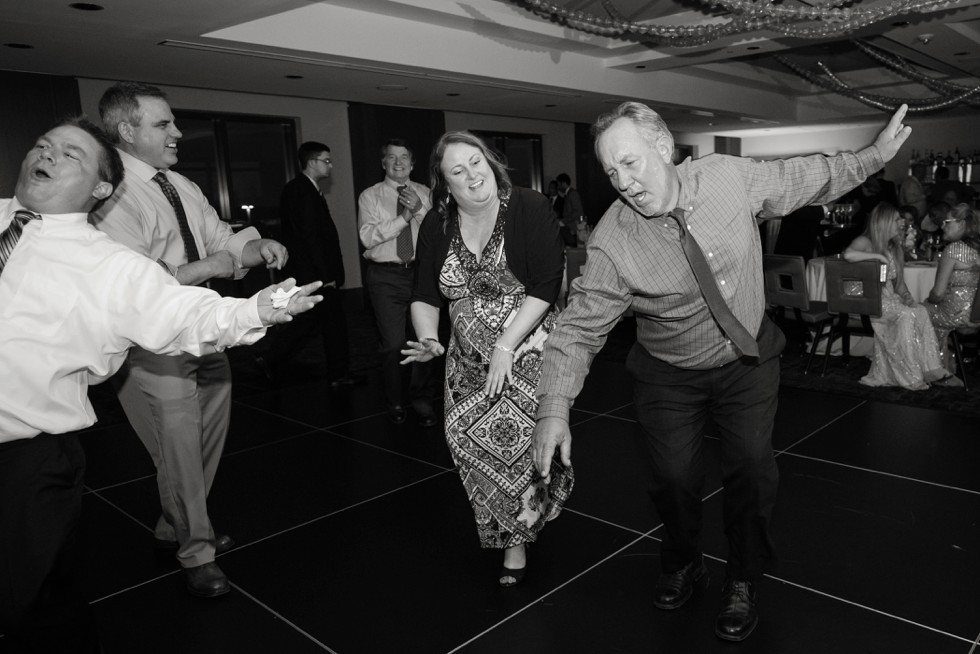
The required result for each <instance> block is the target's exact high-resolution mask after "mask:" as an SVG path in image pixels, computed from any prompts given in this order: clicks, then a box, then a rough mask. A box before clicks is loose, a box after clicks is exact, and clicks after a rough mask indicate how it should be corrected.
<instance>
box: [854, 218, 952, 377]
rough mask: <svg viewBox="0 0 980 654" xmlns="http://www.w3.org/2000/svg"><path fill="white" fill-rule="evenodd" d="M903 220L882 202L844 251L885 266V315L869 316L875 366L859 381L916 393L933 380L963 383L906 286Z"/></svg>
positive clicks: (882, 313)
mask: <svg viewBox="0 0 980 654" xmlns="http://www.w3.org/2000/svg"><path fill="white" fill-rule="evenodd" d="M902 224H903V222H902V218H901V216H900V215H899V213H898V209H896V208H895V207H894V206H892V205H890V204H885V203H882V204H879V205H878V206H877V207H875V208H874V210H873V211H872V212H871V217H870V218H869V219H868V224H867V226H866V228H865V230H864V233H863V234H862V235H861V236H858V237H857V238H856V239H854V241H852V242H851V244H850V245H849V246H847V248H846V249H845V250H844V252H843V254H842V256H843V257H844V259H845V260H847V261H852V262H854V261H879V262H881V263H883V264H885V265H886V266H887V271H886V275H885V277H886V279H885V281H884V282H882V288H881V316H880V317H878V318H872V319H871V326H872V327H873V328H874V332H875V347H874V355H873V357H872V360H871V370H870V371H868V374H867V375H865V376H864V377H862V378H861V383H862V384H865V385H867V386H901V387H902V388H907V389H909V390H914V391H918V390H924V389H926V388H928V387H929V384H940V385H962V382H960V381H959V380H958V379H957V378H956V377H953V376H952V375H951V374H950V373H949V372H948V371H947V370H946V369H945V368H944V367H943V364H942V361H941V360H940V358H939V345H938V343H937V341H936V332H935V330H934V329H933V328H932V323H931V322H929V313H928V312H927V311H926V308H925V307H924V306H922V305H921V304H919V303H917V302H916V301H915V300H914V299H913V298H912V294H911V293H910V292H909V290H908V287H906V286H905V278H904V276H903V268H904V265H905V253H904V249H903V247H902V241H903V236H902Z"/></svg>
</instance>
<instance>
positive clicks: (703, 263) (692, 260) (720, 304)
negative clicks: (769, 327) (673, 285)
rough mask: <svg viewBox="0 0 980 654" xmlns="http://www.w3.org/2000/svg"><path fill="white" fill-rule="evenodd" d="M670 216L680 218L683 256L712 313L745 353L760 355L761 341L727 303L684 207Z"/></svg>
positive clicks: (678, 221) (677, 219)
mask: <svg viewBox="0 0 980 654" xmlns="http://www.w3.org/2000/svg"><path fill="white" fill-rule="evenodd" d="M670 216H671V217H672V218H673V219H674V220H676V221H677V225H678V227H680V228H681V247H682V248H684V256H685V257H687V262H688V264H690V266H691V270H692V271H694V278H695V279H696V280H697V282H698V286H699V287H700V288H701V294H702V295H703V296H704V301H705V302H706V303H707V304H708V310H709V311H711V315H712V316H714V319H715V320H716V321H717V322H718V325H719V326H720V327H721V330H722V331H723V332H725V335H726V336H727V337H728V338H730V339H731V341H732V343H734V344H735V347H736V348H738V351H739V352H741V353H742V355H743V356H748V357H756V358H758V357H759V344H758V343H757V342H756V340H755V337H754V336H752V334H750V333H749V331H748V330H747V329H746V328H745V326H744V325H743V324H742V323H740V322H739V321H738V318H736V317H735V314H733V313H732V310H731V309H729V308H728V303H727V302H725V298H723V297H722V295H721V290H719V288H718V282H716V281H715V276H714V274H712V272H711V268H710V267H709V266H708V260H707V259H705V258H704V250H702V249H701V246H700V245H698V242H697V241H696V240H695V238H694V236H693V235H692V234H691V233H690V232H688V231H687V227H686V224H685V223H686V221H685V219H684V210H683V209H674V210H673V211H671V212H670Z"/></svg>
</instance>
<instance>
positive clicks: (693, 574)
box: [653, 554, 708, 611]
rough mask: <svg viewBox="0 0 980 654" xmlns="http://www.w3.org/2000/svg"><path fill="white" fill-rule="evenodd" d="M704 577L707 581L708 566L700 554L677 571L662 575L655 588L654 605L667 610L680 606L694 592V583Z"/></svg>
mask: <svg viewBox="0 0 980 654" xmlns="http://www.w3.org/2000/svg"><path fill="white" fill-rule="evenodd" d="M702 578H704V580H705V583H707V581H708V568H707V567H705V565H704V557H702V556H701V555H700V554H699V555H698V557H697V558H696V559H694V560H693V561H691V562H690V563H688V564H687V565H686V566H684V567H683V568H681V569H680V570H678V571H677V572H672V573H670V574H667V573H664V574H662V575H660V578H659V579H657V585H656V586H654V589H653V605H654V606H656V607H657V608H658V609H664V610H665V611H670V610H672V609H677V608H680V607H681V606H683V605H684V602H686V601H687V600H688V599H690V597H691V595H692V594H693V593H694V583H695V582H696V581H700V580H701V579H702Z"/></svg>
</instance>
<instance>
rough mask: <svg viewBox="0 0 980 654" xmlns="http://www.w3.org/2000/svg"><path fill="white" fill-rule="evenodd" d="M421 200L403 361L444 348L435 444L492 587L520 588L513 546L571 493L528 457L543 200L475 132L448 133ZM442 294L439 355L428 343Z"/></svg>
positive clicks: (545, 215) (553, 229)
mask: <svg viewBox="0 0 980 654" xmlns="http://www.w3.org/2000/svg"><path fill="white" fill-rule="evenodd" d="M430 175H431V182H432V183H431V186H432V206H433V209H432V210H431V211H430V212H429V213H428V215H426V217H425V220H424V221H423V223H422V227H421V230H420V231H419V238H418V244H417V247H416V261H417V267H418V270H417V277H416V282H415V294H414V296H413V298H412V299H413V301H412V323H413V326H414V327H415V333H416V334H417V335H418V336H419V340H418V341H417V342H413V341H410V342H409V343H408V349H406V350H403V353H404V354H405V355H406V359H405V360H404V361H403V363H407V362H410V361H428V360H429V359H431V358H433V357H435V356H440V355H442V354H443V353H444V352H445V353H446V397H445V403H446V412H445V413H446V441H447V442H448V444H449V449H450V452H451V453H452V456H453V461H454V462H455V464H456V467H457V469H458V471H459V475H460V477H461V478H462V480H463V487H464V489H465V490H466V494H467V497H468V498H469V500H470V504H471V505H472V507H473V512H474V515H475V517H476V526H477V533H478V535H479V539H480V544H481V546H483V547H485V548H497V549H503V550H504V560H503V569H502V570H501V572H500V579H499V583H500V585H501V586H513V585H515V584H517V583H520V582H521V581H522V580H523V578H524V572H525V570H526V551H525V544H526V543H529V542H533V541H534V540H535V539H536V538H537V534H538V532H539V531H540V530H541V529H542V527H544V524H545V523H546V522H547V521H548V520H551V519H552V518H554V517H555V516H557V515H558V513H559V511H561V508H562V505H563V504H564V502H565V499H566V498H567V497H568V494H569V493H570V492H571V490H572V484H573V477H572V470H571V469H566V468H564V467H563V466H561V464H560V463H558V464H557V465H556V467H555V468H554V469H553V470H552V474H551V481H550V483H549V484H547V485H546V484H545V483H544V481H543V479H542V478H541V477H540V475H538V473H537V472H536V470H535V468H534V464H533V462H532V460H531V451H530V445H531V436H532V433H533V431H534V420H535V413H536V411H537V407H538V403H537V401H536V400H535V397H534V392H535V389H536V387H537V384H538V380H539V378H540V376H541V349H542V345H543V344H544V340H545V339H546V338H547V336H548V333H549V332H550V331H551V330H552V329H553V328H554V325H555V320H556V317H557V310H556V309H555V300H556V299H557V297H558V293H559V291H560V288H561V281H562V273H563V271H564V248H563V245H562V242H561V236H560V235H559V231H558V223H557V221H556V220H555V217H554V214H553V212H552V209H551V204H550V203H549V202H548V199H547V198H546V197H544V196H543V195H541V194H540V193H537V192H535V191H532V190H529V189H525V188H519V187H514V186H513V185H512V184H511V182H510V178H509V177H508V175H507V171H506V169H505V168H504V165H503V164H502V163H501V162H500V160H499V159H497V157H496V156H495V155H494V154H493V153H492V152H491V151H490V150H489V149H488V148H487V146H486V144H484V143H483V141H482V140H480V139H479V138H478V137H476V136H474V135H473V134H470V133H468V132H449V133H447V134H444V135H443V136H442V137H441V138H440V139H439V142H438V143H436V146H435V148H434V149H433V152H432V160H431V165H430ZM445 300H448V301H449V317H450V322H451V325H452V332H451V336H450V339H449V346H448V350H446V349H445V348H443V346H442V344H440V343H439V341H438V338H437V335H438V333H439V330H438V327H439V312H440V307H441V306H442V304H443V303H444V302H445Z"/></svg>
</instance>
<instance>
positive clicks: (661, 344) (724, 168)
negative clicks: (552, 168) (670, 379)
mask: <svg viewBox="0 0 980 654" xmlns="http://www.w3.org/2000/svg"><path fill="white" fill-rule="evenodd" d="M883 165H884V161H883V160H882V158H881V154H880V153H879V152H878V148H877V147H875V146H873V145H872V146H870V147H868V148H866V149H864V150H862V151H860V152H858V153H851V152H845V153H841V154H838V155H835V156H830V157H828V156H824V155H812V156H808V157H795V158H792V159H785V160H775V161H767V162H757V161H753V160H752V159H748V158H741V157H732V156H725V155H709V156H706V157H704V158H703V159H698V160H696V161H692V160H690V159H688V160H686V161H684V162H683V163H681V164H679V165H678V166H677V173H678V176H679V178H680V186H681V187H680V197H679V199H678V204H677V206H678V207H681V208H683V209H685V211H686V212H687V213H686V221H687V229H688V231H689V232H690V233H691V234H693V235H694V238H695V239H697V241H698V244H699V245H700V246H701V249H702V250H703V251H704V254H705V257H706V258H707V260H708V265H709V266H710V267H711V271H712V273H714V275H715V279H716V280H717V281H718V286H719V288H720V290H721V294H722V296H723V297H724V298H725V301H726V302H727V303H728V306H729V308H731V310H732V312H733V313H734V314H735V316H736V317H737V318H738V319H739V321H741V323H742V324H743V325H745V327H746V329H748V330H749V332H750V333H751V334H756V333H758V330H759V325H760V324H761V323H762V317H763V312H764V309H765V288H764V284H763V275H762V247H761V243H760V238H759V228H758V223H757V221H756V218H762V219H766V218H775V217H781V216H787V215H789V214H790V213H792V212H793V211H795V210H796V209H798V208H800V207H803V206H806V205H809V204H822V203H824V202H829V201H831V200H833V199H835V198H837V197H840V196H841V195H843V194H844V193H846V192H847V191H848V190H850V189H851V188H853V187H855V186H857V185H858V184H860V183H861V182H862V181H864V179H865V178H866V177H868V176H869V175H870V174H871V173H873V172H875V171H877V170H879V169H880V168H881V167H882V166H883ZM572 290H573V293H572V296H571V298H570V303H569V306H568V308H567V309H566V310H565V311H564V312H563V313H562V314H561V316H560V318H559V323H558V326H557V328H556V329H555V331H554V332H552V333H551V335H550V336H549V337H548V341H547V343H546V345H545V353H544V368H543V370H542V375H541V382H540V383H539V385H538V391H537V396H538V399H539V401H540V406H539V409H538V417H539V418H543V417H560V418H567V417H568V409H569V408H570V407H571V405H572V401H573V400H574V398H575V397H576V396H577V395H578V393H579V391H580V390H581V389H582V384H583V382H584V380H585V375H586V374H587V373H588V370H589V366H590V365H591V363H592V358H593V357H594V356H595V354H596V353H597V352H598V351H599V350H600V349H601V348H602V346H603V344H604V343H605V340H606V336H607V335H608V333H609V331H610V330H611V329H612V328H613V326H614V325H615V324H616V322H617V321H618V320H619V319H620V317H621V316H622V315H623V313H624V312H625V311H626V310H627V309H632V310H633V312H634V313H635V315H636V320H637V339H638V340H639V342H640V344H641V345H642V346H643V347H645V348H646V349H647V351H648V352H649V353H650V354H651V355H652V356H654V357H656V358H657V359H660V360H661V361H665V362H667V363H669V364H671V365H674V366H677V367H679V368H686V369H692V370H699V369H708V368H713V367H717V366H722V365H725V364H726V363H730V362H732V361H734V360H735V359H737V358H738V356H739V354H738V351H737V350H736V349H735V347H734V346H733V345H732V343H731V342H730V341H729V340H728V339H727V338H726V336H725V334H724V333H723V332H722V331H721V328H720V327H719V326H718V324H717V322H715V320H714V318H712V316H711V312H710V311H709V309H708V305H707V304H706V303H705V301H704V297H703V296H702V295H701V290H700V288H699V287H698V285H697V281H696V280H695V278H694V274H693V272H692V271H691V268H690V265H689V264H688V262H687V259H686V258H685V256H684V251H683V249H682V247H681V244H680V234H679V229H678V227H677V224H676V222H675V221H674V220H673V219H672V218H670V216H666V215H665V216H661V217H654V218H649V219H648V218H645V217H644V216H641V215H640V214H638V213H636V212H635V211H633V209H631V208H630V207H629V206H628V205H627V204H625V203H624V202H623V201H622V200H617V201H616V202H614V203H613V205H612V206H611V207H610V208H609V210H608V211H606V214H605V215H604V216H603V217H602V220H601V221H600V222H599V224H598V226H597V227H596V229H595V231H594V232H593V234H592V236H591V238H590V239H589V244H588V257H587V263H586V266H585V270H584V271H583V274H582V276H581V277H579V278H578V279H576V280H575V282H574V283H573V285H572Z"/></svg>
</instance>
